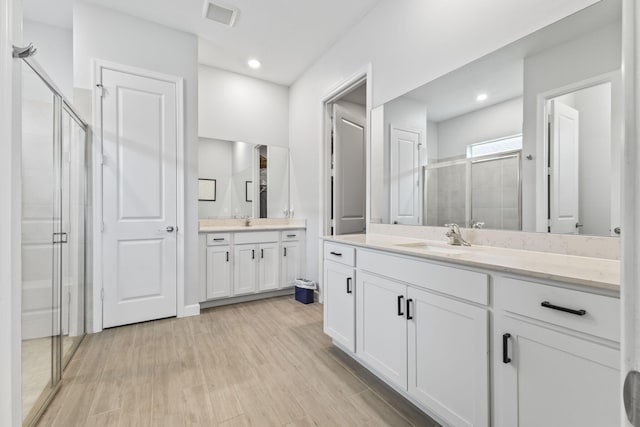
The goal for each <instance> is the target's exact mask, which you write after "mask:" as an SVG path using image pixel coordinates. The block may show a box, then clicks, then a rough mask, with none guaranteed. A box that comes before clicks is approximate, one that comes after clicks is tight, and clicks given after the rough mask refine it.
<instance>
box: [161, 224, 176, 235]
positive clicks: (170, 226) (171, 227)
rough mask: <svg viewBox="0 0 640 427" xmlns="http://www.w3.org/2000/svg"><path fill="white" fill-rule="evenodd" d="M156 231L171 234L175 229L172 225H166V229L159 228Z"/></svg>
mask: <svg viewBox="0 0 640 427" xmlns="http://www.w3.org/2000/svg"><path fill="white" fill-rule="evenodd" d="M158 231H166V232H167V233H173V232H174V231H176V228H175V227H174V226H172V225H168V226H167V228H161V229H159V230H158Z"/></svg>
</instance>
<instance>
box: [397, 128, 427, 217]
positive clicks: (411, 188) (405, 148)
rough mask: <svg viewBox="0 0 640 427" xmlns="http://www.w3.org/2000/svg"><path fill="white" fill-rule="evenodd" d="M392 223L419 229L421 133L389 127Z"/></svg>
mask: <svg viewBox="0 0 640 427" xmlns="http://www.w3.org/2000/svg"><path fill="white" fill-rule="evenodd" d="M390 136H391V138H390V142H391V143H390V148H391V167H390V187H391V221H392V223H393V224H413V225H420V224H421V221H420V133H419V132H412V131H409V130H404V129H397V128H394V127H393V126H391V135H390Z"/></svg>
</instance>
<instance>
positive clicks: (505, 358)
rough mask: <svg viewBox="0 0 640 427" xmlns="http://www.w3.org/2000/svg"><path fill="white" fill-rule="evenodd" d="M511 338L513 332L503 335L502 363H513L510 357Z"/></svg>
mask: <svg viewBox="0 0 640 427" xmlns="http://www.w3.org/2000/svg"><path fill="white" fill-rule="evenodd" d="M509 338H511V334H504V335H502V363H504V364H507V363H511V358H509Z"/></svg>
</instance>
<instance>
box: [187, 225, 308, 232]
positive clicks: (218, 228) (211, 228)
mask: <svg viewBox="0 0 640 427" xmlns="http://www.w3.org/2000/svg"><path fill="white" fill-rule="evenodd" d="M304 228H305V227H304V225H277V224H269V225H267V224H264V225H263V224H260V225H250V226H248V227H247V226H245V225H203V226H200V228H199V229H198V232H200V233H229V232H238V231H278V230H300V229H304Z"/></svg>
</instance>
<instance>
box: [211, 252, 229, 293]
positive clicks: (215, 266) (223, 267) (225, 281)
mask: <svg viewBox="0 0 640 427" xmlns="http://www.w3.org/2000/svg"><path fill="white" fill-rule="evenodd" d="M230 250H231V248H230V247H229V246H210V247H208V248H207V299H214V298H222V297H229V296H231V254H230V253H229V251H230Z"/></svg>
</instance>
